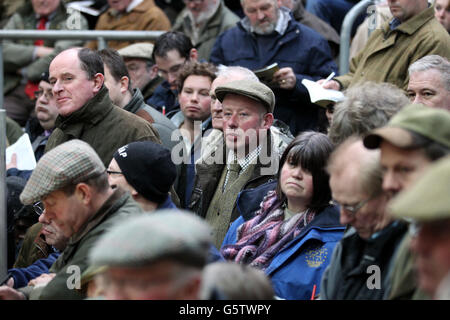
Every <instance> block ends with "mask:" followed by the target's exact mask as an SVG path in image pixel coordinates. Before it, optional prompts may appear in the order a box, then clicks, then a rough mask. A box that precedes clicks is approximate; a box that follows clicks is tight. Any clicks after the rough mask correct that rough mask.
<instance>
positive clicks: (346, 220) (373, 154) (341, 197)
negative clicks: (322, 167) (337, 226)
mask: <svg viewBox="0 0 450 320" xmlns="http://www.w3.org/2000/svg"><path fill="white" fill-rule="evenodd" d="M327 169H328V172H329V173H330V188H331V192H332V197H333V199H334V200H335V201H336V202H338V203H339V204H340V222H341V224H343V225H346V224H348V225H351V226H352V227H354V228H355V229H356V231H357V233H358V235H359V236H360V237H361V238H363V239H368V238H370V236H371V235H372V234H374V233H375V232H376V231H378V230H381V229H383V228H384V227H385V226H386V225H387V224H388V223H389V222H390V218H389V217H388V218H386V217H387V216H386V201H387V198H386V197H385V196H384V194H383V193H382V188H381V186H382V172H381V170H380V166H379V152H378V150H368V149H366V148H365V147H364V145H363V143H362V140H361V139H360V138H356V137H350V138H349V139H347V140H346V141H344V142H343V143H342V144H341V145H339V147H338V148H337V149H336V150H335V151H334V152H333V153H332V154H331V157H330V160H329V164H328V168H327Z"/></svg>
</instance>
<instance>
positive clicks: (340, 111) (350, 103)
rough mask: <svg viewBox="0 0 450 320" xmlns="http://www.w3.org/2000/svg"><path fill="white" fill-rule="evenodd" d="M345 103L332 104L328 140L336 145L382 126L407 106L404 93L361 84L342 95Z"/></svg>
mask: <svg viewBox="0 0 450 320" xmlns="http://www.w3.org/2000/svg"><path fill="white" fill-rule="evenodd" d="M344 95H345V100H344V101H343V102H340V103H338V104H337V105H336V108H335V111H334V114H333V121H332V123H331V126H330V130H329V133H328V137H329V138H330V140H331V141H332V142H333V143H334V144H335V145H337V144H340V143H341V142H342V141H344V140H345V139H346V138H348V137H349V136H351V135H354V134H356V135H359V136H363V135H364V134H366V133H368V132H369V131H371V130H373V129H375V128H379V127H382V126H384V125H385V124H386V123H387V122H388V121H389V119H390V118H391V117H392V116H393V115H394V114H396V113H397V112H398V111H399V110H400V109H401V108H402V107H404V106H405V105H407V104H408V103H409V100H408V98H407V97H406V95H405V93H404V92H403V91H402V90H400V89H399V88H397V87H396V86H394V85H392V84H389V83H374V82H365V83H363V84H360V85H357V86H354V87H351V88H350V89H348V90H346V91H345V92H344Z"/></svg>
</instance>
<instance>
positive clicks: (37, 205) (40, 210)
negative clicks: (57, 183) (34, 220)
mask: <svg viewBox="0 0 450 320" xmlns="http://www.w3.org/2000/svg"><path fill="white" fill-rule="evenodd" d="M44 209H45V208H44V204H43V203H42V202H40V201H38V202H36V203H35V204H33V210H34V212H35V213H36V214H37V215H38V216H40V215H41V214H43V213H44Z"/></svg>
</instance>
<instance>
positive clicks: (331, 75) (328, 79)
mask: <svg viewBox="0 0 450 320" xmlns="http://www.w3.org/2000/svg"><path fill="white" fill-rule="evenodd" d="M335 75H336V73H335V72H334V71H333V72H332V73H330V75H329V76H328V77H327V78H326V79H325V81H324V82H322V87H323V86H324V85H325V84H326V83H327V82H328V81H330V80H331V79H333V77H334V76H335Z"/></svg>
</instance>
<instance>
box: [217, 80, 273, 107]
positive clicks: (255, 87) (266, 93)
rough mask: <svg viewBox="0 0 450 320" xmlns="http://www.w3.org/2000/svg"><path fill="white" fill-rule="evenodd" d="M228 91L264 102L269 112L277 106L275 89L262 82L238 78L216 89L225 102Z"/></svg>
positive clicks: (218, 97) (219, 97)
mask: <svg viewBox="0 0 450 320" xmlns="http://www.w3.org/2000/svg"><path fill="white" fill-rule="evenodd" d="M227 93H233V94H237V95H241V96H246V97H248V98H250V99H253V100H256V101H258V102H260V103H262V104H263V106H264V107H265V108H266V109H267V111H268V112H271V113H272V112H273V109H274V108H275V95H274V93H273V91H272V90H271V89H270V88H269V87H268V86H266V85H265V84H263V83H261V82H256V81H248V80H237V81H232V82H229V83H226V84H224V85H223V86H219V87H217V88H216V90H215V94H216V97H217V99H219V101H220V102H223V99H224V98H225V96H226V94H227Z"/></svg>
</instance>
